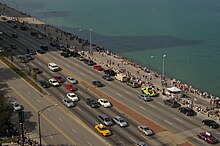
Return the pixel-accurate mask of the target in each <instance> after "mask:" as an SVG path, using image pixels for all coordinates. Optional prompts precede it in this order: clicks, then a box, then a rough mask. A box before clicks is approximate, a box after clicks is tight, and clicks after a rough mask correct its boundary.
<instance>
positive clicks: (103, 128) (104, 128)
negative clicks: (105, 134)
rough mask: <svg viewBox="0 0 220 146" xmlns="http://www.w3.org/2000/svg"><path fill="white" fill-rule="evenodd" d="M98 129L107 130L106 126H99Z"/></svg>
mask: <svg viewBox="0 0 220 146" xmlns="http://www.w3.org/2000/svg"><path fill="white" fill-rule="evenodd" d="M100 130H102V131H104V130H108V129H107V128H106V127H100Z"/></svg>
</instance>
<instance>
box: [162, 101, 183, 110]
mask: <svg viewBox="0 0 220 146" xmlns="http://www.w3.org/2000/svg"><path fill="white" fill-rule="evenodd" d="M163 102H164V104H165V105H168V106H169V107H171V108H178V107H180V106H181V105H180V104H179V103H178V102H177V101H176V100H174V99H167V100H164V101H163Z"/></svg>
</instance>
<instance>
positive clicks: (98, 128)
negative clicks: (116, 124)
mask: <svg viewBox="0 0 220 146" xmlns="http://www.w3.org/2000/svg"><path fill="white" fill-rule="evenodd" d="M95 129H96V131H98V132H99V133H100V134H102V135H103V136H109V135H111V131H110V130H109V129H108V128H107V127H105V126H104V125H102V124H97V125H95Z"/></svg>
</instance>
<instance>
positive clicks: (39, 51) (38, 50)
mask: <svg viewBox="0 0 220 146" xmlns="http://www.w3.org/2000/svg"><path fill="white" fill-rule="evenodd" d="M37 53H39V54H44V53H45V51H44V50H41V49H37Z"/></svg>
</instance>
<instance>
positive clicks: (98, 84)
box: [92, 81, 105, 87]
mask: <svg viewBox="0 0 220 146" xmlns="http://www.w3.org/2000/svg"><path fill="white" fill-rule="evenodd" d="M92 84H93V85H94V86H96V87H104V86H105V85H104V84H102V83H101V82H100V81H92Z"/></svg>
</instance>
